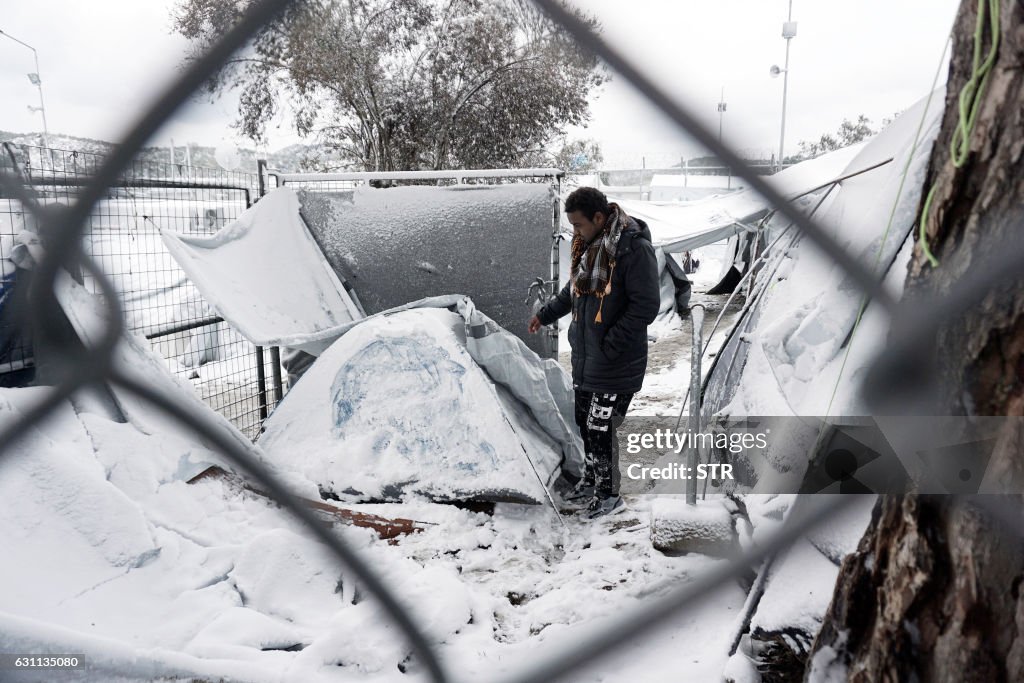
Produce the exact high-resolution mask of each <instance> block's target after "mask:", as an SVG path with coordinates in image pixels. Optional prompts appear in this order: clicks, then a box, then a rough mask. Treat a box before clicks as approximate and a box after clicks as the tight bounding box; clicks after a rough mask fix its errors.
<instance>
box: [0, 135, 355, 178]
mask: <svg viewBox="0 0 1024 683" xmlns="http://www.w3.org/2000/svg"><path fill="white" fill-rule="evenodd" d="M42 137H43V136H42V134H41V133H12V132H9V131H3V130H0V143H4V142H10V143H13V144H15V145H28V146H31V147H42V146H43V140H42ZM48 137H49V146H50V147H51V148H53V149H61V150H68V151H76V152H86V153H89V154H100V155H103V154H107V153H109V152H110V150H111V149H113V147H114V144H113V143H111V142H107V141H106V140H94V139H92V138H82V137H77V136H74V135H62V134H60V133H50V134H49V136H48ZM214 152H215V148H214V147H204V146H202V145H194V144H192V145H189V146H188V149H187V150H186V148H185V145H181V146H176V147H175V156H174V158H175V161H176V162H177V163H179V164H180V163H184V162H185V159H186V153H187V154H188V155H190V156H191V161H192V165H193V166H198V167H202V168H220V164H218V163H217V159H216V158H215V157H214ZM239 157H240V167H239V168H238V169H237V170H239V171H244V172H248V173H255V172H256V151H255V150H252V149H241V150H239ZM137 158H138V159H139V160H140V161H146V162H153V163H170V161H171V149H170V147H169V146H168V147H143V148H142V150H141V151H140V152H139V154H138V157H137ZM267 163H268V165H269V166H270V167H271V168H275V169H279V170H281V171H285V172H287V173H303V172H315V171H321V170H324V169H325V168H330V169H334V168H337V167H339V166H340V162H339V161H338V160H337V159H332V158H330V156H328V155H326V154H323V153H322V152H321V147H320V146H318V145H302V144H299V145H289V146H288V147H284V148H282V149H280V150H277V151H276V152H271V153H270V154H269V155H267Z"/></svg>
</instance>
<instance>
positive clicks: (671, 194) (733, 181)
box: [644, 173, 746, 202]
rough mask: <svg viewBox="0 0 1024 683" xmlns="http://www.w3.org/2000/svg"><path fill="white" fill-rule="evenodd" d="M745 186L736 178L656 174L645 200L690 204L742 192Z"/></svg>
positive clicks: (741, 180) (740, 179)
mask: <svg viewBox="0 0 1024 683" xmlns="http://www.w3.org/2000/svg"><path fill="white" fill-rule="evenodd" d="M745 184H746V183H745V182H744V181H743V179H742V178H737V177H735V176H733V177H732V178H730V177H729V176H724V175H692V174H687V175H682V174H668V173H656V174H654V176H653V177H652V178H651V184H650V190H649V192H648V193H645V194H647V196H646V197H644V198H645V199H647V200H649V201H652V202H689V201H693V200H695V199H704V198H705V197H710V196H712V195H716V194H725V193H727V192H735V191H736V190H742V189H743V187H744V185H745Z"/></svg>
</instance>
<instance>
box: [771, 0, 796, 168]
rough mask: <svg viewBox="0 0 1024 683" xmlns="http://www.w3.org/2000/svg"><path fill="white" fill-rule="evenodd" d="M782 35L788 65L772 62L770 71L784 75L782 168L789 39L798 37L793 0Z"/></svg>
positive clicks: (774, 76) (783, 141) (772, 73)
mask: <svg viewBox="0 0 1024 683" xmlns="http://www.w3.org/2000/svg"><path fill="white" fill-rule="evenodd" d="M782 37H783V38H785V39H786V65H785V66H784V67H783V68H781V69H780V68H779V67H778V65H776V64H772V68H771V70H770V71H769V73H771V75H772V78H777V77H778V75H779V74H780V73H781V74H783V76H782V131H781V132H780V133H779V168H780V169H781V168H782V160H783V159H784V158H785V157H784V156H783V152H784V151H785V147H786V91H787V90H788V88H789V41H790V40H792V39H793V38H795V37H796V22H795V21H793V0H789V15H788V17H787V18H786V21H785V23H783V24H782Z"/></svg>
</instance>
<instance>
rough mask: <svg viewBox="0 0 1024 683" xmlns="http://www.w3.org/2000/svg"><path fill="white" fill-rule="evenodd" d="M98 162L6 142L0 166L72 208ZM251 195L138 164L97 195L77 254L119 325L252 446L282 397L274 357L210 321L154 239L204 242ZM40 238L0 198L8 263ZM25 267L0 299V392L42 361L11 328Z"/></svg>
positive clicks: (230, 178)
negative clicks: (88, 261)
mask: <svg viewBox="0 0 1024 683" xmlns="http://www.w3.org/2000/svg"><path fill="white" fill-rule="evenodd" d="M103 161H104V157H103V156H102V155H100V154H96V153H91V152H83V151H75V150H62V149H48V148H42V147H32V146H27V145H14V144H11V143H4V145H3V156H2V160H0V165H2V167H3V169H4V170H5V171H7V172H9V173H11V174H13V175H17V176H18V177H20V178H21V179H22V181H23V182H24V185H25V187H27V188H31V189H32V191H33V192H34V194H35V196H36V198H37V200H38V202H39V203H40V204H41V205H48V204H63V205H69V204H71V203H72V202H74V201H75V199H76V198H77V197H78V195H79V193H80V191H81V189H82V186H83V185H85V184H86V183H88V182H89V180H90V179H91V178H92V177H93V176H94V175H95V173H96V170H97V168H99V166H100V165H101V164H102V163H103ZM258 185H259V184H258V183H257V176H256V175H255V174H251V173H239V172H229V171H224V170H219V169H206V168H197V167H193V166H186V165H183V164H172V163H169V162H163V161H158V160H154V159H152V158H136V159H135V160H133V161H132V162H131V164H130V165H129V166H128V167H127V168H126V169H124V170H123V171H122V172H121V174H120V175H119V177H118V179H117V180H116V181H115V182H114V183H113V184H112V185H111V186H109V187H108V188H107V189H106V192H105V193H104V196H103V197H102V198H101V199H100V201H98V202H97V204H96V206H95V207H94V208H93V210H92V212H91V213H90V215H89V216H88V219H87V221H86V224H85V226H84V229H83V231H82V237H81V248H82V250H83V252H84V253H85V254H87V255H89V256H90V257H92V259H93V260H94V261H95V262H96V263H97V264H98V266H99V268H100V270H102V271H103V273H104V274H105V275H106V276H107V277H109V278H110V281H111V284H112V285H113V288H114V290H115V291H116V292H117V295H118V302H119V305H120V312H121V314H122V315H123V316H124V324H125V327H126V328H127V329H128V330H129V331H130V332H132V333H133V334H136V335H139V336H141V337H145V338H146V339H148V340H149V341H150V343H151V345H152V346H153V348H154V349H155V350H156V351H157V352H158V353H159V354H160V355H161V356H163V357H164V358H165V359H166V360H167V362H168V366H169V369H170V370H171V371H172V372H173V373H174V374H176V375H178V376H179V377H181V378H183V379H185V380H187V381H189V382H191V384H192V385H193V386H194V387H195V390H196V392H197V393H198V394H199V395H200V396H201V397H202V398H203V400H205V401H206V402H207V403H208V404H209V405H210V406H211V407H213V408H214V409H216V410H217V411H219V412H221V413H223V414H224V415H225V417H227V418H228V419H229V420H231V422H232V423H233V424H234V425H235V426H236V427H238V429H239V430H241V431H242V432H243V433H244V434H245V435H246V436H248V437H249V438H250V439H254V438H255V437H256V436H257V435H258V434H259V430H260V425H261V423H262V421H263V420H264V419H265V418H266V417H267V415H268V414H269V412H270V410H272V408H273V406H274V404H275V403H276V402H277V401H278V400H280V398H281V395H282V393H283V387H282V385H281V373H280V371H275V368H276V365H275V363H274V359H275V358H276V357H277V355H276V350H271V351H270V352H268V351H267V350H265V349H263V348H260V347H256V346H253V345H252V344H250V343H249V342H248V341H246V340H245V339H244V338H242V336H241V335H240V334H239V333H238V332H237V331H236V330H234V329H232V328H231V326H230V325H228V324H227V323H226V322H224V321H223V320H222V319H221V318H220V317H219V316H218V315H217V313H216V311H214V310H213V309H212V308H211V307H210V304H209V303H208V302H207V301H206V300H205V299H204V298H203V297H202V295H201V294H200V293H199V291H198V290H197V289H196V287H195V285H194V284H193V283H192V282H191V281H190V280H189V278H188V277H187V276H186V275H185V273H184V272H183V271H182V270H181V269H180V268H179V267H178V265H177V263H175V261H174V259H173V258H172V257H171V255H170V254H169V253H168V252H167V250H166V248H165V247H164V243H163V240H162V239H161V237H160V232H161V231H164V230H167V231H171V232H175V233H179V234H184V235H211V234H213V233H215V232H217V231H218V230H219V229H221V228H222V227H224V226H225V225H226V224H228V223H229V222H230V221H232V220H234V219H235V218H237V217H238V216H239V214H241V213H242V212H243V211H245V209H247V208H248V207H249V206H251V205H252V203H253V202H254V201H255V200H256V198H257V192H258V189H259V187H258ZM38 230H39V226H38V225H37V221H36V219H35V217H34V216H33V214H32V212H31V211H30V210H29V209H28V208H27V207H26V206H25V205H24V204H23V203H22V202H21V201H19V200H18V199H17V198H14V197H5V198H3V199H0V258H2V259H4V262H5V264H11V265H13V263H12V261H11V257H12V256H13V254H12V252H13V251H14V246H15V245H16V244H23V243H25V242H28V241H29V240H33V239H37V238H39V232H38ZM39 246H40V248H42V247H43V245H42V244H40V245H39ZM25 265H26V266H29V267H28V268H22V269H20V273H19V272H18V271H17V270H15V269H14V268H12V267H11V266H8V265H5V272H4V275H5V280H4V283H5V285H4V286H5V290H4V291H5V293H7V295H8V297H9V298H10V301H9V302H8V305H5V306H4V309H5V310H4V315H3V316H2V317H0V339H4V340H7V344H6V345H5V349H4V358H5V359H6V362H5V363H4V365H3V367H0V373H3V375H5V376H6V377H5V378H4V379H3V380H0V383H2V384H5V385H15V384H17V383H20V382H24V381H25V380H26V379H27V378H28V376H30V375H31V374H32V373H33V372H34V371H35V365H36V363H37V361H41V362H44V363H45V358H40V359H37V358H36V357H35V356H36V354H34V353H33V352H32V346H31V342H30V339H29V337H30V332H28V331H27V330H29V329H30V326H28V325H24V324H21V321H19V320H18V318H19V315H18V314H19V312H23V311H24V308H25V307H26V306H27V301H22V300H20V299H23V298H24V296H25V295H24V292H25V288H24V287H21V288H15V287H14V285H15V280H16V278H17V277H23V278H31V277H32V275H31V270H30V269H29V268H30V267H31V263H29V264H25ZM8 271H9V272H8ZM82 275H83V277H82V281H83V284H84V285H85V286H86V288H87V289H88V290H89V291H91V292H94V293H95V292H98V291H99V286H98V284H97V282H96V280H95V278H94V277H92V276H90V275H89V274H88V273H84V274H82ZM5 298H6V297H5ZM19 309H21V310H20V311H19ZM21 317H22V318H24V316H21Z"/></svg>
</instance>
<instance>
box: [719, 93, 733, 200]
mask: <svg viewBox="0 0 1024 683" xmlns="http://www.w3.org/2000/svg"><path fill="white" fill-rule="evenodd" d="M724 117H725V86H722V94H721V96H720V97H719V98H718V142H722V119H723V118H724ZM727 189H730V190H731V189H732V169H731V168H730V169H729V184H728V186H727Z"/></svg>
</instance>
